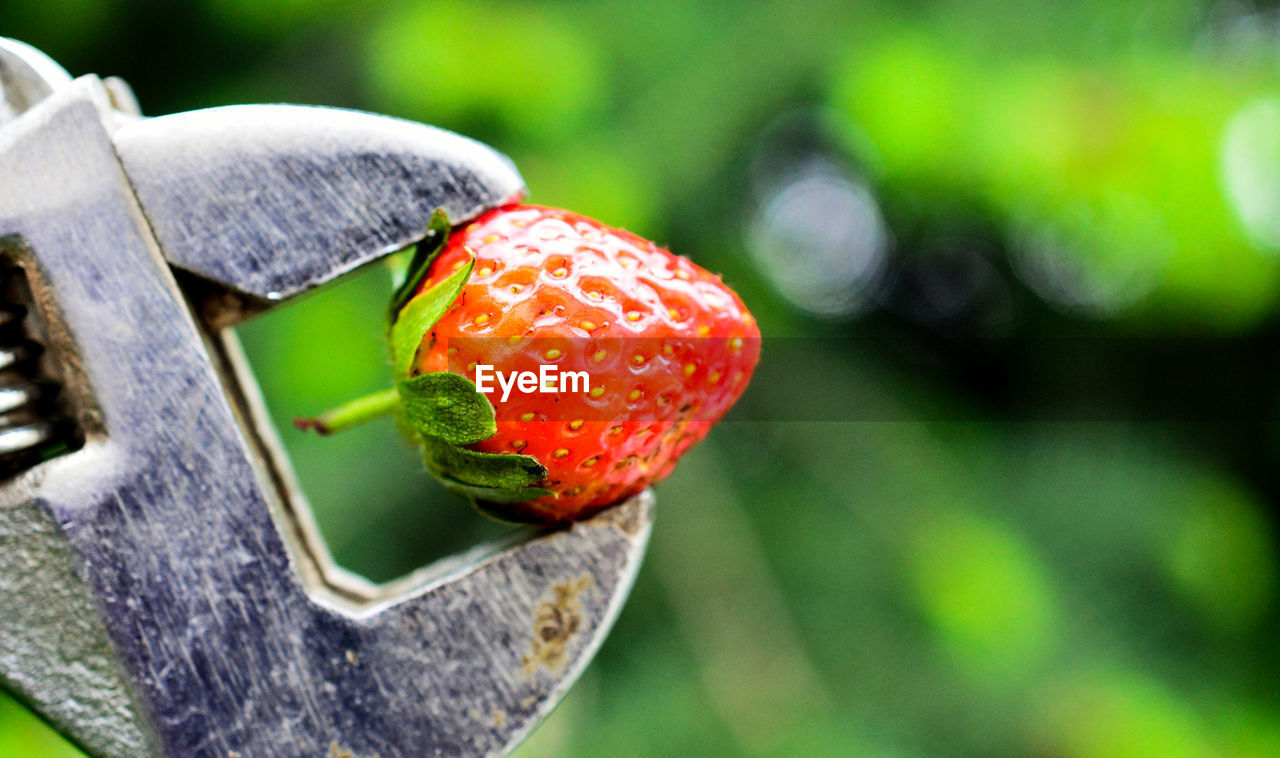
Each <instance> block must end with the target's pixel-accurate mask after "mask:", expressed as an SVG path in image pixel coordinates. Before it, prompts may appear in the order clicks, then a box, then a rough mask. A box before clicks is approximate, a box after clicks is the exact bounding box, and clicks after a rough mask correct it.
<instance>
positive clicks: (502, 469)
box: [422, 436, 547, 500]
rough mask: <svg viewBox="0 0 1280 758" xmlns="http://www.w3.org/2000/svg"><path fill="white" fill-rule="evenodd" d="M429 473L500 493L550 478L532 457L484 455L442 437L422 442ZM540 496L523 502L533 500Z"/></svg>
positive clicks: (426, 439) (533, 496)
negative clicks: (499, 491) (497, 490)
mask: <svg viewBox="0 0 1280 758" xmlns="http://www.w3.org/2000/svg"><path fill="white" fill-rule="evenodd" d="M422 442H423V445H422V450H423V453H424V459H425V461H426V464H427V470H428V471H430V472H431V473H433V474H435V475H436V476H437V477H447V478H449V479H452V480H454V481H457V482H461V483H463V484H467V485H472V486H477V487H487V488H494V489H501V490H512V489H523V488H527V487H528V486H529V485H531V484H534V483H535V482H539V481H541V480H543V479H545V478H546V477H547V469H546V467H545V466H543V465H542V464H541V463H539V462H538V459H537V458H534V457H533V456H529V455H516V454H504V453H483V452H480V451H478V450H468V449H467V448H465V447H461V446H459V445H452V444H449V443H448V442H446V441H444V440H442V439H440V438H439V437H428V436H424V437H423V438H422ZM538 496H539V495H537V494H532V495H529V496H528V497H526V498H524V499H525V500H530V499H532V498H535V497H538Z"/></svg>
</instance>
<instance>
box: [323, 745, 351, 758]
mask: <svg viewBox="0 0 1280 758" xmlns="http://www.w3.org/2000/svg"><path fill="white" fill-rule="evenodd" d="M325 758H356V756H355V753H352V752H351V751H350V750H347V749H346V748H344V747H339V745H338V743H337V742H330V743H329V754H328V755H326V756H325Z"/></svg>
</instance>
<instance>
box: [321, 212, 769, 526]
mask: <svg viewBox="0 0 1280 758" xmlns="http://www.w3.org/2000/svg"><path fill="white" fill-rule="evenodd" d="M433 229H435V232H436V233H435V237H436V242H437V247H436V249H433V250H431V251H430V252H427V253H425V254H423V253H420V254H419V255H418V256H417V258H416V259H415V262H414V264H413V265H412V266H411V267H410V273H409V276H408V278H407V280H406V283H405V285H403V286H402V287H401V289H400V291H399V292H398V293H397V295H396V297H395V298H393V305H392V311H393V314H394V324H393V327H392V330H391V338H392V345H393V350H392V352H393V357H394V358H393V359H394V362H395V364H396V366H395V371H396V373H397V376H398V378H399V382H398V383H397V388H396V390H393V391H391V392H388V393H382V394H381V395H380V396H374V397H372V398H367V399H363V400H360V401H356V402H355V403H352V404H348V406H344V407H343V408H340V409H337V410H335V411H334V412H331V413H330V414H326V416H322V417H321V418H320V419H318V420H317V421H314V422H304V423H303V426H308V427H315V428H319V429H321V431H325V430H332V429H333V428H339V427H342V426H346V425H349V423H352V422H355V421H360V420H364V419H365V418H368V417H371V416H373V415H377V414H379V413H383V412H387V411H398V412H399V414H400V416H401V418H402V419H403V421H404V423H403V424H402V426H403V427H406V428H407V431H408V433H409V434H410V435H411V436H412V437H414V438H415V439H416V440H417V441H419V442H421V443H422V444H423V447H424V451H425V457H426V462H427V467H428V469H429V470H431V471H432V473H434V474H435V475H436V476H437V477H438V478H439V479H440V480H441V481H442V482H444V484H445V485H446V486H447V487H448V488H450V489H451V490H453V491H455V492H458V493H459V494H462V495H463V496H465V497H467V498H469V499H471V500H472V501H473V502H475V503H477V504H478V505H481V506H482V507H484V508H485V509H486V510H487V511H488V512H490V513H491V514H494V515H498V516H500V517H503V518H507V519H512V520H520V521H535V522H556V521H565V520H572V519H576V518H581V517H584V516H587V515H590V514H591V513H593V512H595V511H597V510H599V509H601V508H603V507H605V506H607V505H610V504H612V503H615V502H617V501H619V500H621V499H623V498H625V497H627V496H629V495H632V494H634V493H636V492H639V491H640V490H641V489H643V488H644V487H646V486H648V485H649V484H650V483H652V482H655V481H658V480H660V479H662V478H663V477H665V476H666V475H667V474H668V473H670V472H671V470H672V468H673V467H674V466H675V463H676V460H677V459H678V458H679V457H680V456H681V455H683V454H684V452H685V451H686V450H688V449H689V448H690V447H692V446H693V445H694V444H696V443H697V442H698V441H700V440H701V439H702V438H703V437H704V436H706V434H707V432H708V431H709V430H710V428H711V425H712V424H713V423H715V421H716V420H718V419H719V418H720V417H721V416H722V415H723V414H724V413H725V412H726V411H727V410H728V409H729V407H730V406H731V405H733V403H734V402H735V401H736V400H737V399H738V397H739V396H740V395H741V394H742V392H743V390H744V389H745V388H746V385H747V382H748V381H749V379H750V376H751V372H752V370H753V369H754V367H755V364H756V362H757V360H758V358H759V351H760V341H759V338H760V333H759V329H758V328H757V326H756V323H755V320H754V319H753V318H752V316H751V314H750V313H749V312H747V309H746V307H745V306H743V304H742V301H741V300H740V299H739V298H738V296H737V295H736V294H735V293H734V292H733V291H732V290H730V289H729V288H728V287H726V286H725V285H724V284H723V282H721V281H720V278H719V277H718V276H715V275H712V274H710V273H708V272H707V271H705V270H704V269H702V268H699V267H698V266H696V265H694V264H693V263H691V262H690V261H688V260H687V259H685V258H681V257H678V256H675V255H673V254H671V253H669V252H667V251H666V250H663V249H660V248H659V247H657V246H656V245H654V244H653V243H652V242H649V241H648V240H645V239H642V238H640V237H638V236H636V235H634V234H631V233H629V232H626V231H623V230H619V229H614V228H610V227H607V226H605V225H603V224H601V223H600V222H598V221H595V220H593V219H590V218H586V217H584V216H580V215H578V214H574V213H570V212H568V211H563V210H557V209H553V208H545V207H540V206H532V205H508V206H505V207H502V208H498V209H495V210H492V211H489V212H488V213H486V214H484V215H483V216H481V217H480V218H478V219H476V220H475V221H473V222H472V223H470V224H467V225H466V226H465V227H464V228H463V229H461V230H460V231H459V232H458V233H456V234H454V235H452V236H448V235H447V222H445V221H444V220H443V219H442V218H441V219H437V220H436V222H435V223H434V224H433ZM442 240H444V241H443V242H441V241H442ZM543 367H547V368H545V369H544V368H543ZM520 371H526V372H530V373H535V374H536V373H537V372H539V371H545V372H547V373H548V374H550V375H552V376H553V377H554V376H555V375H558V376H559V377H560V384H559V385H558V386H554V385H555V380H554V378H553V379H552V385H553V387H552V388H553V389H555V390H556V391H553V392H541V391H531V390H533V388H532V386H531V385H529V384H525V385H518V384H517V382H516V380H515V378H516V374H517V372H520ZM566 376H568V377H570V379H572V380H573V381H571V382H568V384H569V386H566V380H565V379H564V377H566ZM486 380H487V381H486ZM578 380H581V381H580V382H579V381H578ZM504 381H505V382H506V384H505V385H504V384H503V383H504ZM477 384H479V385H480V386H481V388H482V389H484V390H486V391H487V394H482V393H481V392H478V391H477ZM588 385H589V386H588Z"/></svg>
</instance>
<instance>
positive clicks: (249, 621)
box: [0, 39, 652, 758]
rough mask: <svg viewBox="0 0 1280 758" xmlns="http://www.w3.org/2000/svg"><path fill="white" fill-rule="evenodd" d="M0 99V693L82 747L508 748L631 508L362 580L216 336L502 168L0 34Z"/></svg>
mask: <svg viewBox="0 0 1280 758" xmlns="http://www.w3.org/2000/svg"><path fill="white" fill-rule="evenodd" d="M0 91H2V93H3V100H2V101H0V265H3V266H4V267H6V269H5V270H6V271H7V273H6V274H5V277H4V278H5V282H6V285H5V289H4V292H3V298H4V300H5V303H3V307H0V460H3V461H7V462H8V465H9V470H8V471H7V472H6V478H4V479H3V480H0V684H3V685H4V686H5V687H6V688H7V689H9V690H11V691H13V692H15V693H17V694H18V696H19V697H21V698H23V699H24V700H25V701H26V702H27V703H29V704H30V705H31V706H32V707H33V708H34V709H36V710H37V711H38V712H40V713H41V714H42V715H43V716H44V717H45V718H46V719H48V720H49V721H50V722H51V723H53V724H54V725H55V726H56V727H57V728H58V729H60V730H61V731H63V732H64V733H65V734H67V735H68V736H69V737H71V738H72V739H74V740H75V741H76V742H77V743H78V744H80V745H81V746H83V747H84V748H85V749H86V750H87V751H88V752H90V753H92V754H94V755H101V756H129V757H130V758H134V757H136V756H141V755H149V754H154V755H162V756H182V757H183V758H187V757H189V756H218V757H219V758H231V757H233V756H242V757H243V758H249V757H251V756H272V757H282V756H316V758H320V757H321V756H326V755H350V756H353V757H358V758H365V757H368V756H382V758H394V757H396V756H437V755H439V756H471V755H492V754H501V753H504V752H505V751H507V750H508V749H509V748H510V746H512V745H513V744H515V743H516V742H518V741H519V740H520V739H521V738H522V737H523V736H524V735H526V734H527V733H528V732H529V731H530V730H531V729H532V728H533V727H534V726H535V725H536V724H537V723H538V721H539V719H541V718H542V717H543V716H545V715H546V714H547V713H548V712H549V711H550V709H551V708H552V707H553V706H554V705H555V704H556V702H557V701H558V700H559V699H560V698H561V697H562V696H563V694H564V693H565V691H566V690H567V688H568V687H569V686H570V685H571V683H572V682H573V680H574V679H575V678H576V677H577V676H578V674H579V673H580V672H581V671H582V669H583V667H584V666H585V665H586V663H587V662H588V660H589V659H590V658H591V656H592V654H593V653H594V651H595V650H596V648H597V647H598V646H599V644H600V643H601V641H602V639H603V637H604V635H605V634H606V632H607V630H608V628H609V626H610V625H611V624H612V622H613V619H614V617H615V616H616V614H617V612H618V610H619V608H620V606H621V604H622V602H623V600H624V599H625V597H626V595H627V593H628V591H629V589H630V585H631V583H632V580H633V578H634V576H635V572H636V570H637V568H638V565H639V563H640V559H641V556H642V554H643V552H644V546H645V542H646V539H647V537H648V533H649V529H650V525H651V521H652V498H651V496H650V495H649V494H648V493H645V494H643V495H641V496H638V497H636V498H633V499H632V500H630V501H628V502H626V503H623V504H620V505H619V506H617V507H615V508H612V509H610V510H608V511H606V512H604V513H603V514H601V515H600V516H598V517H596V518H594V519H592V520H590V521H586V522H583V523H580V524H577V525H575V526H573V527H572V528H568V529H562V530H558V531H553V532H542V533H538V534H533V535H524V536H522V537H513V538H512V539H510V540H507V541H505V542H503V543H501V544H490V545H484V546H480V547H477V548H475V549H474V550H472V551H470V552H468V553H466V554H465V555H459V556H455V557H453V558H450V559H447V560H445V561H442V562H440V563H439V564H437V565H432V566H429V567H427V568H424V569H422V570H420V571H418V572H416V573H414V574H413V575H411V576H408V577H405V578H403V579H401V580H399V581H396V582H393V583H391V584H389V585H385V586H375V585H372V584H370V583H368V582H366V581H364V580H362V579H360V578H358V577H355V576H353V575H350V574H347V573H346V572H344V571H342V570H341V569H339V568H338V567H336V566H335V565H334V564H333V562H332V560H331V559H330V557H329V554H328V552H327V550H326V548H325V545H324V543H323V541H322V540H321V539H320V538H319V536H318V534H317V532H316V529H315V526H314V524H313V522H312V519H311V516H310V511H309V509H308V507H307V505H306V503H305V501H304V500H303V499H302V498H301V496H300V494H299V493H298V491H297V488H296V486H295V483H294V480H293V476H292V474H291V472H290V469H289V466H288V462H287V461H286V460H285V458H284V457H283V456H282V455H281V454H280V449H279V446H278V444H277V441H276V439H275V436H274V431H273V430H272V429H271V427H270V426H269V425H268V424H267V423H266V417H265V414H264V413H263V409H262V407H261V402H260V399H259V397H258V394H257V389H256V385H255V384H254V382H253V379H252V377H251V375H250V374H249V373H248V371H247V369H246V367H245V365H244V361H243V360H242V357H241V355H240V353H239V351H238V349H237V347H236V343H235V341H234V338H233V337H232V336H231V335H230V333H229V332H228V329H227V328H228V327H229V326H231V325H234V324H235V323H236V322H237V321H238V320H239V319H241V318H243V317H244V316H245V315H246V314H249V313H253V312H257V311H261V310H263V309H266V308H269V307H271V306H272V305H274V304H275V303H278V302H281V301H283V300H287V299H288V298H291V297H293V296H295V295H298V294H300V293H303V292H306V291H308V290H310V289H312V288H314V287H317V286H319V285H322V284H324V283H325V282H328V281H331V280H332V279H334V278H336V277H338V276H340V275H341V274H343V273H345V272H347V271H350V270H352V269H354V268H356V267H357V266H359V265H361V264H363V263H365V262H368V261H372V260H374V259H377V258H379V257H380V256H383V255H385V254H387V253H389V252H391V251H393V250H396V249H398V248H401V247H403V246H405V245H406V244H408V243H411V242H413V241H414V240H415V239H417V238H420V237H421V236H423V235H424V234H425V230H426V228H427V222H428V219H429V216H430V214H431V212H432V211H433V210H434V209H435V208H437V207H443V208H445V209H446V210H447V211H448V213H449V216H450V218H452V219H455V220H465V219H468V218H471V217H473V216H475V215H477V214H478V213H480V212H481V211H483V210H485V209H487V208H490V207H493V206H495V205H497V204H499V203H501V202H504V201H506V200H508V199H510V198H512V197H513V196H515V195H516V194H518V193H519V192H520V191H521V190H522V187H523V185H522V181H521V179H520V176H519V174H517V173H516V171H515V169H514V167H513V166H511V164H510V163H509V162H508V161H507V160H506V159H505V158H503V157H502V156H500V155H498V154H497V153H495V152H493V151H492V150H490V149H488V148H487V147H485V146H483V145H480V144H478V143H476V142H473V141H471V140H467V139H464V138H462V137H459V136H457V135H453V134H450V133H447V132H444V131H441V130H438V129H433V128H431V127H427V126H423V125H420V124H412V123H408V122H403V121H398V120H394V119H390V118H385V117H380V116H372V115H367V114H360V113H353V112H346V111H339V110H332V109H322V108H302V107H293V106H244V107H232V108H220V109H213V110H208V111H198V112H193V113H184V114H179V115H175V116H166V117H160V118H152V119H144V118H141V117H140V116H139V115H138V113H137V111H136V105H135V104H134V103H133V98H132V95H131V94H130V93H129V91H128V88H127V87H126V86H125V85H124V84H123V83H122V82H119V81H115V80H108V81H107V82H104V81H102V80H99V79H97V78H95V77H91V76H87V77H81V78H78V79H75V80H73V79H72V78H71V77H70V76H68V75H67V74H66V73H65V72H64V71H63V70H62V69H61V68H59V67H58V66H57V65H56V64H55V63H53V61H51V60H49V59H48V58H47V57H45V56H44V55H43V54H41V53H39V52H38V51H36V50H34V49H32V48H30V47H28V46H25V45H22V44H21V43H17V42H13V41H11V40H4V39H0ZM6 356H8V357H6ZM352 506H353V508H355V509H358V508H359V504H358V503H353V504H352Z"/></svg>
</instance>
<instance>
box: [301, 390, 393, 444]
mask: <svg viewBox="0 0 1280 758" xmlns="http://www.w3.org/2000/svg"><path fill="white" fill-rule="evenodd" d="M399 406H400V393H399V392H397V391H396V388H395V387H392V388H390V389H385V390H382V391H381V392H375V393H373V394H372V395H365V396H364V397H358V398H356V399H355V400H351V401H348V402H345V403H343V404H342V405H339V406H338V407H337V408H333V409H330V410H328V411H325V412H324V413H321V414H320V415H319V416H316V417H315V418H296V419H294V420H293V425H294V426H296V427H297V428H299V429H301V430H302V431H304V432H305V431H307V430H309V429H314V430H315V431H316V433H317V434H320V435H325V434H333V433H335V432H340V431H342V430H343V429H350V428H351V427H353V426H356V425H358V424H363V423H364V422H366V421H372V420H374V419H375V418H381V417H383V416H386V415H388V414H390V413H392V412H393V411H395V410H396V408H398V407H399Z"/></svg>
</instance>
